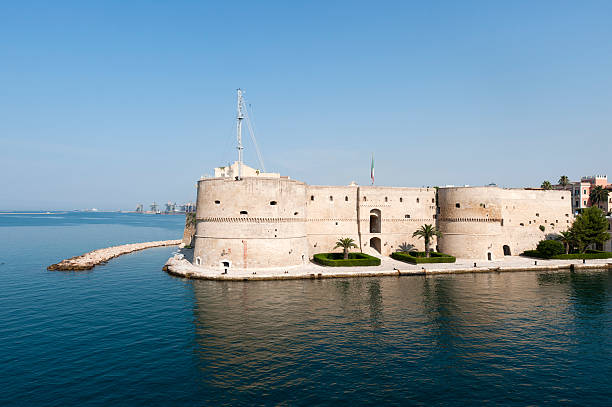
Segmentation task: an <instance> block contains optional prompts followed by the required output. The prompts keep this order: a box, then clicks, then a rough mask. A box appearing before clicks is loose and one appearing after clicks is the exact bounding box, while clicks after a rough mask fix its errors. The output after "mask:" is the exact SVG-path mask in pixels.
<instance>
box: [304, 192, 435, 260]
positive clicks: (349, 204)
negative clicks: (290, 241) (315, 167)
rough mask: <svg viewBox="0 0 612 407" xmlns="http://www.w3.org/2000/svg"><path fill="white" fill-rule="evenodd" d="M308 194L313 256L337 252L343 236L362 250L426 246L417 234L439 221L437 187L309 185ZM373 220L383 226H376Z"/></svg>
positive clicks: (310, 244)
mask: <svg viewBox="0 0 612 407" xmlns="http://www.w3.org/2000/svg"><path fill="white" fill-rule="evenodd" d="M306 195H307V200H306V207H307V222H306V230H307V235H308V241H309V248H310V251H309V254H310V256H312V255H313V254H316V253H322V252H330V251H333V247H334V246H335V244H336V241H337V240H338V239H339V238H341V237H350V238H352V239H353V240H355V242H356V243H357V244H358V245H360V248H361V250H363V251H368V248H372V249H374V250H376V251H378V252H380V253H381V254H382V255H385V256H386V255H389V254H391V253H392V252H393V251H396V250H397V248H398V246H399V245H400V244H402V243H411V244H413V245H414V246H416V247H419V248H420V249H422V248H423V241H422V240H421V241H419V240H417V239H415V238H413V237H412V233H413V232H414V231H415V230H416V229H417V228H419V227H420V226H421V225H423V224H425V223H435V219H434V214H435V208H436V207H435V190H434V189H433V188H394V187H376V186H365V187H360V186H356V185H355V186H347V187H339V186H308V187H307V193H306ZM372 216H374V218H372ZM377 219H379V220H380V221H379V222H378V220H377ZM371 223H374V224H378V223H379V224H380V227H379V228H377V227H374V228H371ZM373 226H374V225H373ZM376 239H378V240H376Z"/></svg>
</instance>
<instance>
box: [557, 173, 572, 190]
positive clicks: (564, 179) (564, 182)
mask: <svg viewBox="0 0 612 407" xmlns="http://www.w3.org/2000/svg"><path fill="white" fill-rule="evenodd" d="M569 183H570V180H569V178H568V177H567V175H561V178H559V185H561V186H562V187H566V186H568V185H569Z"/></svg>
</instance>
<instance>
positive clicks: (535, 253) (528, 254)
mask: <svg viewBox="0 0 612 407" xmlns="http://www.w3.org/2000/svg"><path fill="white" fill-rule="evenodd" d="M521 256H526V257H535V258H536V259H543V258H544V257H542V255H541V254H540V253H539V252H538V251H537V250H525V251H524V252H523V253H521Z"/></svg>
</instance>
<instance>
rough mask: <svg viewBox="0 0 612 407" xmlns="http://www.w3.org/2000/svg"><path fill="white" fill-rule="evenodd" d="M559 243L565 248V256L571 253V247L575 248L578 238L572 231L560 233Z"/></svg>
mask: <svg viewBox="0 0 612 407" xmlns="http://www.w3.org/2000/svg"><path fill="white" fill-rule="evenodd" d="M559 241H560V242H561V243H563V247H564V248H565V254H568V253H569V251H570V247H573V246H574V242H575V241H576V238H575V237H574V233H573V232H572V230H571V229H570V230H567V231H565V232H560V233H559Z"/></svg>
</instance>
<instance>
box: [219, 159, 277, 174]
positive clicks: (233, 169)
mask: <svg viewBox="0 0 612 407" xmlns="http://www.w3.org/2000/svg"><path fill="white" fill-rule="evenodd" d="M237 176H238V161H235V162H234V163H233V164H232V165H230V166H229V167H217V168H215V178H236V177H237ZM242 176H243V177H261V178H280V174H278V173H276V172H261V171H260V170H257V169H255V168H251V167H249V166H248V165H244V164H242Z"/></svg>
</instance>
